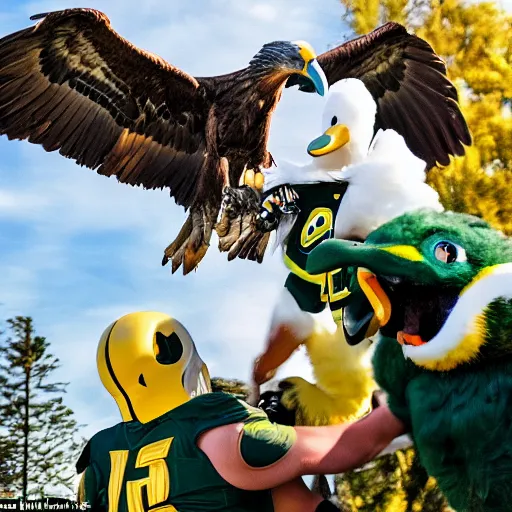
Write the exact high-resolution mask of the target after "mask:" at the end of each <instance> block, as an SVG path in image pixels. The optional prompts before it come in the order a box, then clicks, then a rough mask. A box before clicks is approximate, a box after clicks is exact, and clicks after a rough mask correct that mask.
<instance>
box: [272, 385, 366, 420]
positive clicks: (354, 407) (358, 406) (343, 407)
mask: <svg viewBox="0 0 512 512" xmlns="http://www.w3.org/2000/svg"><path fill="white" fill-rule="evenodd" d="M279 387H280V388H281V389H283V390H284V391H283V396H282V398H281V403H282V404H283V405H284V406H285V407H286V408H287V409H290V410H295V423H296V425H306V426H318V425H336V424H339V423H344V422H346V421H350V420H354V419H356V418H359V417H361V416H362V415H364V414H365V413H366V412H369V411H370V408H371V393H369V394H368V393H362V394H360V395H357V396H356V395H354V396H353V397H351V398H350V397H348V396H344V397H342V398H341V399H340V397H338V396H333V395H330V394H328V393H326V392H324V391H323V390H322V389H320V388H319V387H318V386H317V385H315V384H311V383H310V382H308V381H306V380H304V379H303V378H302V377H290V378H288V379H285V380H283V381H281V382H280V383H279Z"/></svg>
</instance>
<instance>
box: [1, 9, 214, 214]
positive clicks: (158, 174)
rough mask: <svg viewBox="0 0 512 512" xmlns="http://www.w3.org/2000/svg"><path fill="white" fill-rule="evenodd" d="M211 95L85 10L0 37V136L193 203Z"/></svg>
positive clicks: (59, 14) (101, 17) (204, 156)
mask: <svg viewBox="0 0 512 512" xmlns="http://www.w3.org/2000/svg"><path fill="white" fill-rule="evenodd" d="M210 105H211V101H209V100H208V99H207V98H206V95H205V93H204V90H203V89H202V88H200V86H199V83H198V81H197V80H196V79H195V78H193V77H191V76H189V75H187V74H185V73H184V72H182V71H180V70H179V69H177V68H175V67H173V66H171V65H170V64H168V63H167V62H165V61H164V60H163V59H161V58H160V57H158V56H156V55H154V54H152V53H149V52H145V51H143V50H139V49H138V48H136V47H135V46H133V45H132V44H131V43H130V42H129V41H127V40H125V39H123V38H122V37H121V36H119V35H118V34H117V33H116V32H114V31H113V30H112V29H111V27H110V23H109V20H108V18H107V17H106V16H105V15H104V14H102V13H100V12H98V11H94V10H92V9H70V10H67V11H60V12H56V13H51V14H49V15H47V16H46V17H45V18H44V19H43V21H41V22H40V23H39V24H38V25H36V26H35V27H32V28H28V29H25V30H21V31H19V32H17V33H16V34H13V35H11V36H7V37H6V38H4V39H2V40H0V133H2V134H7V136H8V137H9V138H11V139H12V138H18V139H28V140H29V141H30V142H34V143H38V144H41V145H42V146H43V147H44V148H45V149H46V150H47V151H54V150H59V151H60V152H61V154H63V155H64V156H66V157H69V158H73V159H74V160H76V161H77V163H79V164H80V165H85V166H87V167H90V168H92V169H97V171H98V173H100V174H104V175H106V176H113V175H114V176H116V177H117V178H118V179H119V181H121V182H123V183H128V184H130V185H143V186H144V187H145V188H150V189H152V188H164V187H168V188H170V189H171V193H172V195H173V196H174V197H175V198H176V201H177V202H178V203H179V204H182V205H184V206H190V205H191V204H193V202H194V200H195V199H196V197H195V191H196V188H197V184H198V180H199V176H200V173H201V172H202V171H203V169H204V168H205V163H206V159H207V148H206V135H205V129H206V120H207V117H208V112H209V108H210Z"/></svg>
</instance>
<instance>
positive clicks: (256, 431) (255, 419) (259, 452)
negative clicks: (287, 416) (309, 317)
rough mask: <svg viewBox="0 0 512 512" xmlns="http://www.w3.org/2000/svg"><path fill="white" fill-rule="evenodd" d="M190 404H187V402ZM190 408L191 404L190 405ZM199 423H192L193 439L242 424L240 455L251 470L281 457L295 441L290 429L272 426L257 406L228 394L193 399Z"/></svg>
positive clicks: (213, 394) (293, 433)
mask: <svg viewBox="0 0 512 512" xmlns="http://www.w3.org/2000/svg"><path fill="white" fill-rule="evenodd" d="M189 404H190V402H189ZM191 405H192V404H191ZM193 405H194V408H196V410H197V413H198V415H200V420H199V419H198V421H196V422H194V425H195V426H194V429H195V430H194V438H195V439H196V440H197V438H198V437H199V436H200V435H201V434H202V433H204V432H207V431H208V430H211V429H213V428H216V427H220V426H223V425H229V424H231V423H243V424H244V426H243V430H242V435H241V438H240V453H241V455H242V458H243V459H244V461H245V462H246V463H247V464H248V465H250V466H252V467H266V466H269V465H270V464H273V463H274V462H277V461H278V460H279V459H281V458H282V457H284V456H285V455H286V453H288V450H289V449H290V448H291V447H292V445H293V443H294V441H295V430H294V429H293V427H287V426H284V425H277V424H275V423H271V422H270V421H269V419H268V417H267V415H266V414H265V413H264V412H263V411H262V410H261V409H257V408H256V407H251V406H250V405H249V404H247V403H245V402H243V401H242V400H238V399H237V398H235V397H234V396H233V395H229V394H227V393H209V394H205V395H201V396H199V397H197V398H194V404H193Z"/></svg>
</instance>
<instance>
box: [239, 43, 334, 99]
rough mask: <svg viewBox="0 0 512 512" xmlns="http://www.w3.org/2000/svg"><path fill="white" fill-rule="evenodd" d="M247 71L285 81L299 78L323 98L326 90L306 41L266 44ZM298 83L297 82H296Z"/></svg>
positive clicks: (318, 65) (326, 86)
mask: <svg viewBox="0 0 512 512" xmlns="http://www.w3.org/2000/svg"><path fill="white" fill-rule="evenodd" d="M249 69H250V70H251V71H253V72H256V73H258V74H259V73H261V74H275V75H276V76H281V77H283V78H284V79H287V78H288V77H290V76H297V77H300V78H301V80H302V82H301V83H305V84H308V86H309V87H310V88H311V91H316V92H317V93H318V94H320V96H323V95H324V94H325V93H326V92H327V89H328V87H329V86H328V84H327V78H326V76H325V74H324V72H323V70H322V68H321V67H320V64H318V61H317V59H316V53H315V50H314V49H313V47H312V46H311V45H310V44H309V43H307V42H306V41H274V42H273V43H267V44H265V45H264V46H263V48H262V49H261V50H260V51H259V52H258V53H257V54H256V55H255V56H254V57H253V58H252V60H251V62H250V63H249ZM297 83H298V82H297Z"/></svg>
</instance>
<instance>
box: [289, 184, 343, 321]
mask: <svg viewBox="0 0 512 512" xmlns="http://www.w3.org/2000/svg"><path fill="white" fill-rule="evenodd" d="M293 188H294V190H295V191H296V192H297V193H298V195H299V198H298V199H297V200H296V204H297V206H298V207H299V209H300V212H299V214H298V216H297V220H296V221H295V224H294V225H293V228H292V229H291V231H290V234H289V235H288V238H287V242H286V248H285V253H284V262H285V264H286V266H287V267H288V268H289V269H290V274H289V275H288V278H287V280H286V283H285V287H286V288H287V289H288V290H289V291H290V293H291V294H292V295H293V297H294V298H295V300H296V301H297V304H298V305H299V307H300V308H301V309H302V310H303V311H309V312H310V313H319V312H320V311H322V310H323V309H324V308H325V306H326V304H327V303H329V304H330V306H331V309H332V311H333V314H334V313H335V312H336V311H338V310H340V308H341V306H342V303H343V299H344V298H345V297H346V296H347V295H348V292H347V291H346V289H345V286H344V279H343V277H344V276H343V271H342V269H339V270H335V271H333V272H328V273H325V274H319V275H311V274H308V273H307V272H306V262H307V259H308V256H309V253H310V252H311V251H312V250H313V249H314V248H315V247H317V246H318V245H319V244H320V243H322V242H323V241H324V240H328V239H329V238H334V223H335V221H336V215H337V213H338V209H339V206H340V203H341V200H342V199H343V195H344V194H345V191H346V189H347V184H346V183H336V182H326V183H314V184H305V185H294V187H293ZM335 319H336V315H335Z"/></svg>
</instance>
